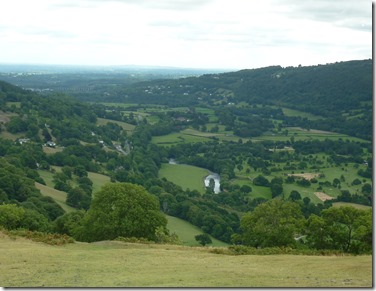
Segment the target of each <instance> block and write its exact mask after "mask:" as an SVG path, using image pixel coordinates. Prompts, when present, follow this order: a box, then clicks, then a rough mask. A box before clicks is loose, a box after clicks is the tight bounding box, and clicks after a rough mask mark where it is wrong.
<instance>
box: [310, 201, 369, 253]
mask: <svg viewBox="0 0 376 291" xmlns="http://www.w3.org/2000/svg"><path fill="white" fill-rule="evenodd" d="M307 242H308V244H309V245H310V246H311V247H314V248H317V249H337V250H341V251H344V252H353V253H361V252H368V251H371V250H372V209H371V210H360V209H356V208H354V207H351V206H341V207H339V208H336V207H331V208H328V209H325V210H323V211H322V216H321V217H319V216H317V215H311V216H310V217H309V219H308V221H307Z"/></svg>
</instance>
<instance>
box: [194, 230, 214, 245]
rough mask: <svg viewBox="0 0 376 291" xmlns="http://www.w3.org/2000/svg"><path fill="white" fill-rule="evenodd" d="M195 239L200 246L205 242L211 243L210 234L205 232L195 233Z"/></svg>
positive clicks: (205, 243)
mask: <svg viewBox="0 0 376 291" xmlns="http://www.w3.org/2000/svg"><path fill="white" fill-rule="evenodd" d="M195 239H196V241H198V242H199V243H200V245H202V246H205V245H207V244H211V243H212V240H211V238H210V236H209V235H208V234H207V233H202V234H198V235H195Z"/></svg>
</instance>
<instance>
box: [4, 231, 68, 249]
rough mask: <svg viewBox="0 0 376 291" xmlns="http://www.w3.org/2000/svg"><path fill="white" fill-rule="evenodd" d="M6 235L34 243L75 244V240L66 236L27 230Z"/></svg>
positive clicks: (10, 232)
mask: <svg viewBox="0 0 376 291" xmlns="http://www.w3.org/2000/svg"><path fill="white" fill-rule="evenodd" d="M6 233H7V234H8V235H9V236H11V237H12V236H13V237H17V236H20V237H24V238H27V239H30V240H32V241H36V242H43V243H46V244H49V245H56V246H61V245H65V244H68V243H74V239H73V238H72V237H70V236H68V235H66V234H57V233H46V232H40V231H30V230H25V229H18V230H11V231H8V232H6Z"/></svg>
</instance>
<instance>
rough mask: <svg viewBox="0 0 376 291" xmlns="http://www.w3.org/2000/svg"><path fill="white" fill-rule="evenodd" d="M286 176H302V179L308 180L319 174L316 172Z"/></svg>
mask: <svg viewBox="0 0 376 291" xmlns="http://www.w3.org/2000/svg"><path fill="white" fill-rule="evenodd" d="M288 176H292V177H297V178H303V179H306V180H308V181H309V180H311V179H313V178H316V177H319V176H320V174H318V173H303V174H288Z"/></svg>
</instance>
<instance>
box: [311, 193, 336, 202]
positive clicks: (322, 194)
mask: <svg viewBox="0 0 376 291" xmlns="http://www.w3.org/2000/svg"><path fill="white" fill-rule="evenodd" d="M314 194H315V195H316V197H317V198H319V199H320V200H321V201H326V200H332V199H334V197H332V196H329V195H327V194H325V193H324V192H315V193H314Z"/></svg>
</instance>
